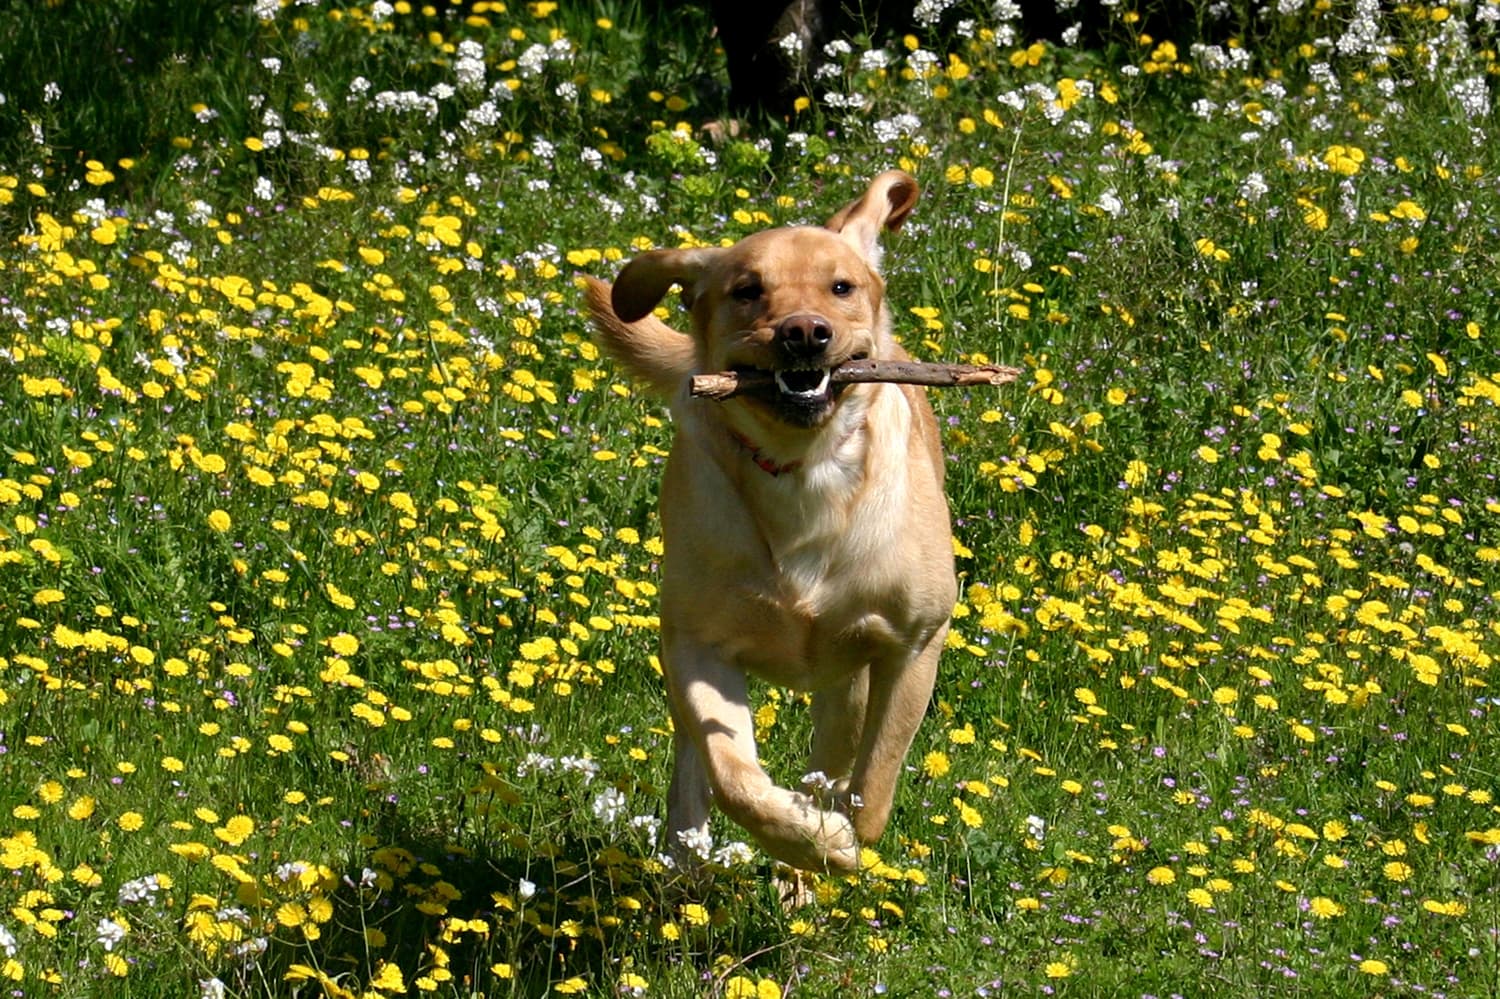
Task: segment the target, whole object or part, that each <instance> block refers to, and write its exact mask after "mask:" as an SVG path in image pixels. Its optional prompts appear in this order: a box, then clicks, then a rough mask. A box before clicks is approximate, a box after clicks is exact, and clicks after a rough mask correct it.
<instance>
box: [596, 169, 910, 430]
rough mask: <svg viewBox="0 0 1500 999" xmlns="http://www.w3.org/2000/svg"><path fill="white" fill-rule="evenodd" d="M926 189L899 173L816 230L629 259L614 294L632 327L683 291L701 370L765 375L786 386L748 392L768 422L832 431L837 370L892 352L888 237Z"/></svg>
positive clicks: (772, 232) (775, 232) (840, 390)
mask: <svg viewBox="0 0 1500 999" xmlns="http://www.w3.org/2000/svg"><path fill="white" fill-rule="evenodd" d="M918 194H919V189H918V187H917V182H916V181H915V180H914V179H912V178H911V177H910V176H908V175H907V174H905V173H903V172H901V171H897V170H893V171H890V172H888V173H883V174H881V175H880V176H879V177H876V178H875V180H874V181H872V182H871V184H870V187H869V189H868V190H867V191H866V192H865V193H864V195H863V196H862V197H860V198H859V199H858V200H857V201H854V202H852V203H851V204H849V205H848V206H846V207H845V208H844V209H843V210H842V211H840V212H839V213H838V214H836V215H835V216H833V218H831V219H830V220H829V221H828V224H827V227H826V228H817V227H814V226H805V227H790V228H783V229H768V230H766V231H764V232H759V233H756V234H754V235H752V236H748V237H746V238H745V239H743V240H741V241H740V242H738V243H736V244H735V245H733V246H730V247H704V248H693V249H681V250H653V251H650V252H648V253H644V254H642V255H641V256H639V257H636V258H635V259H634V260H632V261H631V262H630V263H629V264H627V265H626V266H625V268H624V270H622V271H621V272H620V276H619V278H618V279H616V281H615V284H614V290H613V292H612V295H611V304H612V306H613V309H614V312H615V313H616V314H617V315H618V316H619V318H620V319H622V320H624V321H625V322H626V323H631V322H635V321H637V320H639V319H641V318H642V317H644V316H646V315H647V314H648V313H650V312H651V311H652V310H653V309H654V308H655V307H656V305H657V303H658V302H660V301H661V299H662V298H663V297H664V296H665V295H666V293H667V291H668V290H669V289H670V288H671V287H672V285H674V284H676V285H679V286H681V288H682V295H683V300H684V302H685V303H686V304H687V306H688V307H689V309H691V311H692V315H693V336H694V339H695V341H696V352H697V364H698V367H699V370H700V371H725V370H740V371H765V372H770V373H771V374H772V375H774V377H775V385H776V390H775V391H774V392H768V393H766V394H763V395H752V396H748V397H745V403H744V404H745V405H746V406H749V407H751V408H753V409H754V410H756V411H757V412H756V414H755V415H756V416H757V418H758V419H760V420H769V421H773V422H775V423H778V424H781V425H786V426H790V427H796V428H808V429H811V428H817V427H820V426H822V425H823V424H824V423H825V422H827V420H828V419H829V418H830V416H831V415H832V414H833V412H834V411H835V410H836V408H837V406H838V403H839V401H840V398H841V396H842V395H843V394H844V393H845V391H846V390H848V389H849V387H848V386H840V385H834V384H833V383H832V381H831V380H830V378H829V372H830V370H831V369H833V368H834V367H837V366H838V365H840V364H842V363H844V362H845V361H850V360H856V359H862V358H872V359H877V360H878V359H882V358H886V357H889V356H891V354H892V352H893V351H894V350H895V347H894V342H893V341H892V340H891V338H890V319H889V313H888V311H887V309H886V305H885V282H884V281H883V280H882V278H881V276H880V269H879V268H880V240H879V237H880V233H881V231H882V230H883V229H891V230H894V229H897V228H899V227H900V225H901V223H902V222H904V221H905V220H906V217H907V215H908V214H910V212H911V210H912V208H913V207H914V206H915V205H916V202H917V197H918Z"/></svg>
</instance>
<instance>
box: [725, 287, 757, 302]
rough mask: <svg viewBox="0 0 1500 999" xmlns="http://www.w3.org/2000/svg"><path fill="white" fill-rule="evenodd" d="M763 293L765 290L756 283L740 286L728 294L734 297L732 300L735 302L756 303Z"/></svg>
mask: <svg viewBox="0 0 1500 999" xmlns="http://www.w3.org/2000/svg"><path fill="white" fill-rule="evenodd" d="M764 293H765V289H764V288H762V287H761V286H760V284H759V283H758V282H751V283H750V284H742V285H740V286H739V287H738V288H736V289H734V291H732V292H730V294H731V295H733V296H734V299H735V301H737V302H756V301H759V300H760V296H761V295H763V294H764Z"/></svg>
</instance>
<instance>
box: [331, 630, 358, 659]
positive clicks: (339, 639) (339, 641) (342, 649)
mask: <svg viewBox="0 0 1500 999" xmlns="http://www.w3.org/2000/svg"><path fill="white" fill-rule="evenodd" d="M328 647H329V648H330V649H332V650H333V651H334V653H335V654H337V655H341V656H352V655H354V653H356V652H358V651H359V639H357V638H355V637H354V636H353V635H350V634H348V633H346V632H342V631H341V632H339V633H338V634H337V635H334V636H333V637H332V638H330V639H329V640H328Z"/></svg>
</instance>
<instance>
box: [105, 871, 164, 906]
mask: <svg viewBox="0 0 1500 999" xmlns="http://www.w3.org/2000/svg"><path fill="white" fill-rule="evenodd" d="M157 888H158V885H157V882H156V875H155V874H147V875H146V876H145V877H142V878H136V879H135V880H133V881H127V882H125V883H124V884H122V885H121V886H120V890H119V892H118V893H116V895H115V897H116V898H117V899H118V900H119V902H120V904H121V905H130V904H132V903H135V902H151V903H154V902H155V901H156V892H157Z"/></svg>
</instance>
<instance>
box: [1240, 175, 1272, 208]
mask: <svg viewBox="0 0 1500 999" xmlns="http://www.w3.org/2000/svg"><path fill="white" fill-rule="evenodd" d="M1270 189H1271V188H1270V187H1269V186H1267V184H1266V178H1265V177H1263V176H1261V174H1260V172H1259V171H1256V172H1254V173H1252V174H1250V175H1249V176H1248V177H1246V178H1245V179H1244V180H1243V181H1241V182H1240V197H1242V198H1244V199H1245V200H1246V201H1248V202H1250V203H1251V204H1254V203H1255V202H1257V201H1259V200H1260V199H1261V197H1262V196H1263V195H1264V194H1265V193H1266V192H1267V191H1269V190H1270Z"/></svg>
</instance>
